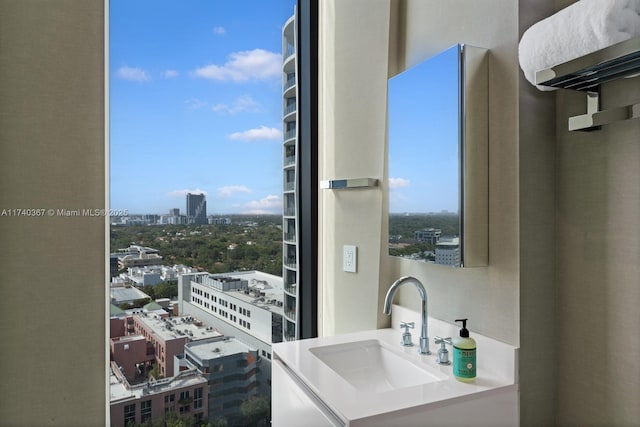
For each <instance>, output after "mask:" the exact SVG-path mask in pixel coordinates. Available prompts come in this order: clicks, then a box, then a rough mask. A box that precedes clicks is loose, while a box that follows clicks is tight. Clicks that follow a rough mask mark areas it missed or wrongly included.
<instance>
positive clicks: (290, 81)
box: [282, 77, 296, 92]
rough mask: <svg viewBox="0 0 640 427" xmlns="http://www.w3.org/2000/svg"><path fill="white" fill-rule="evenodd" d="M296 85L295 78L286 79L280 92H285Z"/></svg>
mask: <svg viewBox="0 0 640 427" xmlns="http://www.w3.org/2000/svg"><path fill="white" fill-rule="evenodd" d="M295 84H296V78H295V77H291V78H289V79H287V81H286V82H284V87H283V88H282V91H283V92H285V91H286V90H287V89H289V88H290V87H291V86H294V85H295Z"/></svg>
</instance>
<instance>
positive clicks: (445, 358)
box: [433, 337, 453, 365]
mask: <svg viewBox="0 0 640 427" xmlns="http://www.w3.org/2000/svg"><path fill="white" fill-rule="evenodd" d="M433 342H434V343H435V344H440V348H439V349H438V357H437V358H436V362H437V363H439V364H440V365H450V364H451V361H449V350H447V344H449V345H453V342H452V341H451V337H446V338H442V337H435V339H434V340H433Z"/></svg>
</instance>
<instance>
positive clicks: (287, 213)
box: [282, 13, 299, 340]
mask: <svg viewBox="0 0 640 427" xmlns="http://www.w3.org/2000/svg"><path fill="white" fill-rule="evenodd" d="M282 57H283V63H282V109H283V113H282V127H283V146H282V152H283V167H282V169H283V194H282V198H283V212H282V256H283V259H282V278H283V282H284V292H283V303H284V310H283V311H284V320H283V325H282V328H283V330H282V334H283V337H284V339H285V340H294V339H296V338H297V336H298V333H297V326H296V325H297V311H298V303H297V301H298V281H299V275H298V262H297V260H298V233H297V230H298V213H297V200H298V198H299V194H298V188H297V185H296V182H297V181H298V166H297V164H298V160H297V153H298V132H297V121H298V115H297V105H298V85H297V75H296V74H297V67H296V20H295V13H294V15H293V16H291V17H290V18H289V19H288V20H287V22H286V23H285V24H284V26H283V27H282Z"/></svg>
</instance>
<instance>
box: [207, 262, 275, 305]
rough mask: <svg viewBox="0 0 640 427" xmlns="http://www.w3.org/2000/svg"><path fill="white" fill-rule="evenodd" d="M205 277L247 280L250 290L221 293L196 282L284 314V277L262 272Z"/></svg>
mask: <svg viewBox="0 0 640 427" xmlns="http://www.w3.org/2000/svg"><path fill="white" fill-rule="evenodd" d="M203 276H207V277H209V278H213V279H217V280H221V279H222V278H231V279H240V280H246V281H247V282H248V285H249V289H238V290H230V291H220V290H218V289H215V288H213V287H212V286H208V285H207V284H206V283H202V281H201V280H196V281H197V282H198V283H200V284H202V285H204V286H207V287H211V288H212V289H215V290H216V291H217V292H222V293H224V294H225V295H228V296H230V297H233V298H236V299H238V300H240V301H243V302H246V303H248V304H252V305H254V306H256V307H259V308H262V309H264V310H269V311H272V312H274V313H277V314H283V308H282V305H283V302H284V292H283V282H282V277H278V276H274V275H272V274H268V273H264V272H262V271H242V272H234V273H225V274H208V275H203ZM196 277H197V276H196Z"/></svg>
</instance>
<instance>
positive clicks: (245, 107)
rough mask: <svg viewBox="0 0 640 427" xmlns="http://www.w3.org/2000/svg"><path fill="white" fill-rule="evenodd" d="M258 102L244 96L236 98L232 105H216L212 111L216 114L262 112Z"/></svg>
mask: <svg viewBox="0 0 640 427" xmlns="http://www.w3.org/2000/svg"><path fill="white" fill-rule="evenodd" d="M259 105H260V104H258V102H256V101H255V100H254V99H253V98H251V97H250V96H248V95H242V96H240V97H239V98H236V99H235V100H234V101H233V103H232V104H231V105H228V104H216V105H214V106H213V107H211V109H212V110H213V111H215V112H225V113H228V114H236V113H244V112H257V111H260V109H259Z"/></svg>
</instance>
